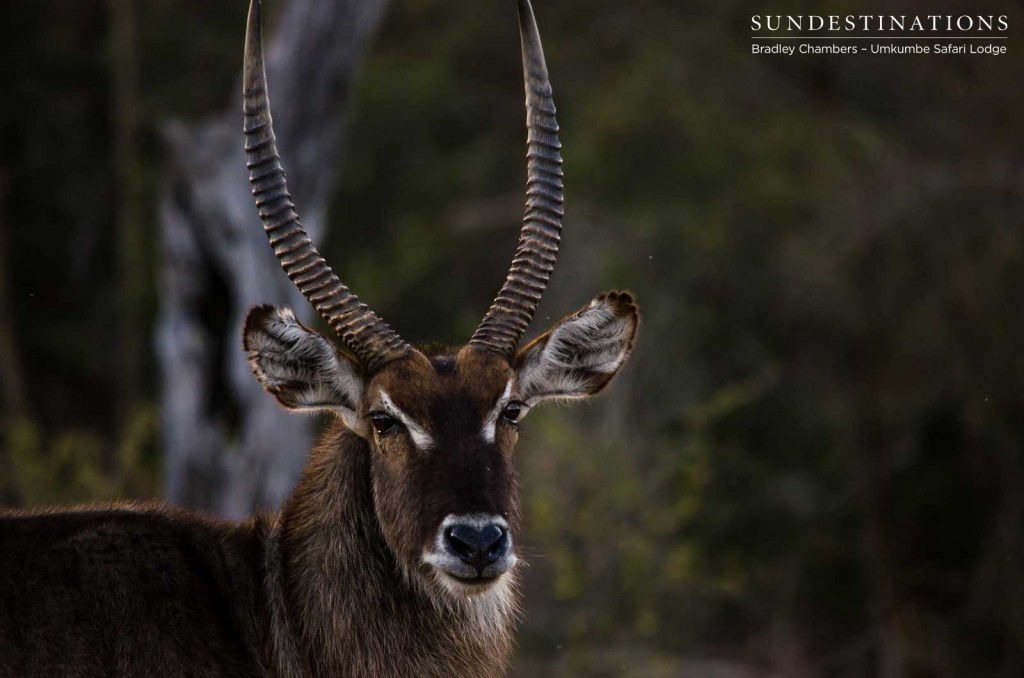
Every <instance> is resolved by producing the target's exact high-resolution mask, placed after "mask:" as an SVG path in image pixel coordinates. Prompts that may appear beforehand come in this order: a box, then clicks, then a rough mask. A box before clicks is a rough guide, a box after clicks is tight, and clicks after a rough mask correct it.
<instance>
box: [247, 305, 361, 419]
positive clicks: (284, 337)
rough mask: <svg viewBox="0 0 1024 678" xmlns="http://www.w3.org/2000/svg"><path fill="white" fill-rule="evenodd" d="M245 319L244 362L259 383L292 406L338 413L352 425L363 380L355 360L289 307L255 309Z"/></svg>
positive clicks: (297, 410) (288, 406)
mask: <svg viewBox="0 0 1024 678" xmlns="http://www.w3.org/2000/svg"><path fill="white" fill-rule="evenodd" d="M253 313H254V314H259V315H258V316H257V317H255V318H251V321H250V322H247V324H246V332H245V345H246V348H247V349H248V351H249V362H250V364H251V365H252V366H253V371H254V372H255V374H256V377H257V379H259V381H260V383H261V384H263V387H264V388H265V389H266V390H267V391H268V392H270V393H271V394H273V395H274V396H275V397H276V398H277V399H278V401H279V402H280V403H281V404H282V405H283V406H284V407H286V408H288V409H289V410H292V411H296V412H322V411H325V410H328V411H332V412H335V413H337V414H340V415H341V416H342V417H343V418H344V419H345V420H346V423H347V424H348V425H349V426H350V427H351V426H354V424H355V412H356V409H357V407H358V403H359V399H360V397H361V395H362V390H363V383H362V378H361V377H360V375H359V373H358V370H357V369H356V366H355V365H354V364H352V362H351V361H350V360H348V359H347V358H345V357H344V356H342V355H341V354H339V353H338V351H337V350H336V349H335V347H334V345H333V344H332V343H331V342H330V341H328V340H327V339H326V338H325V337H323V336H322V335H320V334H318V333H317V332H313V331H312V330H309V329H306V328H305V327H303V326H302V324H300V323H299V321H298V320H297V319H296V318H295V315H294V313H292V311H291V309H288V308H280V309H273V310H270V311H269V312H266V311H261V310H260V309H257V310H256V311H253Z"/></svg>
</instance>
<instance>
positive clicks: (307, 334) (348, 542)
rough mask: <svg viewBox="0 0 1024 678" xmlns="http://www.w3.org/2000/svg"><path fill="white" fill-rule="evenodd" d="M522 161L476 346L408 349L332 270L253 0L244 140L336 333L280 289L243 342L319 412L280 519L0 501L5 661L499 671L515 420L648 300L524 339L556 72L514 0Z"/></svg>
mask: <svg viewBox="0 0 1024 678" xmlns="http://www.w3.org/2000/svg"><path fill="white" fill-rule="evenodd" d="M518 4H519V22H520V32H521V37H522V50H523V69H524V77H525V81H526V104H527V126H528V130H529V135H528V154H527V157H528V179H527V191H526V195H527V200H526V216H525V219H524V225H523V228H522V232H521V235H520V240H519V248H518V250H517V252H516V255H515V258H514V259H513V261H512V266H511V268H510V270H509V273H508V276H507V278H506V280H505V283H504V285H503V286H502V288H501V290H500V292H499V293H498V296H497V298H496V299H495V300H494V303H493V304H492V306H491V308H490V310H488V312H487V314H486V315H485V316H484V319H483V321H482V323H481V324H480V326H479V327H478V328H477V330H476V332H475V333H474V334H473V337H472V339H471V340H470V342H469V344H468V345H466V346H464V347H462V348H459V349H453V350H450V351H436V350H435V351H421V350H417V349H415V348H413V347H411V346H410V345H409V344H407V343H406V342H405V341H403V340H402V339H401V338H400V337H399V336H398V335H397V334H396V333H395V332H394V331H392V330H391V328H390V327H388V326H387V325H386V324H384V323H383V322H382V321H381V320H380V318H378V317H377V316H376V315H375V314H374V313H373V312H372V311H370V310H369V309H368V308H367V307H366V306H365V305H363V304H361V303H360V302H359V300H358V299H357V298H356V296H355V295H354V294H352V293H351V292H350V291H349V290H348V288H347V287H345V285H343V284H342V283H341V281H340V280H339V279H338V278H337V277H336V276H335V275H334V273H332V271H331V269H330V268H328V266H327V264H326V263H325V262H324V260H323V259H322V258H321V257H320V255H319V254H318V252H317V250H316V249H315V248H314V246H313V244H312V243H311V242H310V240H309V238H308V237H307V236H306V233H305V231H304V229H303V227H302V225H301V223H300V222H299V219H298V216H297V215H296V212H295V209H294V205H293V204H292V201H291V198H290V196H289V194H288V190H287V187H286V185H285V177H284V171H283V170H282V168H281V165H280V162H279V157H278V155H277V150H276V144H275V140H274V132H273V128H272V124H271V117H270V109H269V103H268V98H267V84H266V81H265V77H266V76H265V74H264V68H263V48H262V35H261V19H260V2H259V0H253V3H252V5H251V6H250V10H249V22H248V30H247V35H246V46H245V69H244V109H245V149H246V152H247V153H248V160H249V162H248V167H249V171H250V181H251V183H252V186H253V193H254V195H255V197H256V205H257V207H258V210H259V215H260V217H261V219H262V221H263V226H264V229H265V230H266V233H267V237H268V238H269V240H270V244H271V246H272V247H273V249H274V252H275V254H276V255H277V257H278V259H279V260H280V262H281V265H282V266H283V268H284V270H285V272H286V273H287V274H288V276H289V278H290V279H291V280H292V281H293V282H294V283H295V284H296V285H297V286H298V287H299V289H300V290H301V291H302V293H303V294H304V295H305V297H306V298H307V299H308V300H309V301H310V302H311V303H312V304H313V306H314V307H315V308H316V310H317V312H318V313H319V314H320V315H321V316H322V317H323V319H324V320H325V321H326V322H327V324H328V325H329V326H330V327H331V328H332V329H333V330H334V332H335V333H336V334H337V339H339V340H340V344H335V343H334V342H332V341H330V340H328V339H327V338H326V337H324V336H322V335H320V334H318V333H317V332H314V331H312V330H310V329H308V328H306V327H305V326H303V325H302V324H300V323H299V322H298V321H297V320H296V318H295V316H294V315H293V314H292V312H291V311H290V310H288V309H285V308H271V307H260V308H256V309H254V310H253V311H251V312H250V314H249V317H248V320H247V322H246V325H245V331H244V338H243V341H244V346H245V350H246V351H248V356H249V360H250V362H251V363H252V367H253V371H254V372H255V374H256V377H257V379H259V381H260V382H261V383H262V384H263V386H264V387H265V389H266V390H267V391H268V392H269V393H271V394H272V395H273V396H274V397H276V398H277V400H278V401H279V402H280V403H281V404H282V405H283V406H284V407H285V408H287V409H290V410H296V411H300V412H330V413H333V414H334V415H336V416H335V417H333V422H334V423H333V425H332V426H330V428H329V430H328V431H327V433H326V434H325V435H324V437H323V440H322V441H321V443H320V445H319V446H318V447H317V448H316V449H315V450H314V451H313V453H312V455H311V456H310V459H309V461H308V463H307V465H306V468H305V471H304V473H303V475H302V479H301V481H300V482H299V485H298V487H297V488H296V490H295V492H294V494H293V495H292V497H291V498H290V499H289V500H288V501H287V502H286V504H285V506H284V508H283V509H282V511H281V512H280V514H279V515H277V516H274V517H265V516H257V517H255V518H253V519H251V520H249V521H247V522H243V523H241V524H232V523H227V522H221V521H217V520H213V519H210V518H206V517H202V516H198V515H195V514H192V513H188V512H184V511H178V510H174V509H169V508H160V507H150V506H131V505H129V506H115V507H113V508H107V509H102V510H101V509H95V510H94V509H82V510H75V511H70V512H52V511H45V512H36V513H8V514H5V515H3V516H0V676H4V677H6V676H19V677H21V676H61V677H69V676H146V677H147V678H156V677H158V676H161V677H162V676H232V677H236V676H254V675H256V676H281V677H299V676H347V677H353V678H375V677H384V676H387V677H389V678H391V677H421V676H438V677H440V676H445V677H448V676H460V677H478V676H479V677H483V676H498V675H501V674H502V673H503V671H504V668H505V666H506V663H507V660H508V656H509V650H510V645H511V630H512V626H513V622H514V617H515V614H516V612H515V611H516V583H515V581H516V563H517V556H516V546H515V544H516V539H517V530H518V528H519V507H518V491H517V487H516V475H515V471H514V469H513V463H512V448H513V447H514V445H515V443H516V438H517V426H518V422H519V421H520V420H521V419H522V418H523V416H525V415H526V413H527V412H528V411H529V410H530V408H532V407H533V406H534V405H536V404H537V403H539V402H541V401H543V400H547V399H570V398H583V397H587V396H589V395H591V394H593V393H596V392H597V391H600V390H601V389H602V388H603V387H604V386H605V385H606V384H607V383H608V381H609V380H610V379H611V378H612V376H613V375H614V374H615V373H616V372H617V371H618V370H619V368H621V367H622V364H623V363H624V361H625V360H626V358H627V356H628V355H629V352H630V350H631V348H632V346H633V341H634V338H635V336H636V330H637V323H638V315H637V308H636V305H635V304H634V302H633V299H632V297H631V296H630V295H629V294H628V293H624V292H609V293H606V294H602V295H599V296H597V297H596V298H595V299H593V301H591V302H590V303H589V304H587V305H586V306H585V307H583V308H582V309H580V310H579V311H577V312H575V313H573V314H572V315H569V316H568V317H566V318H565V319H563V320H562V321H560V322H558V323H557V324H555V325H554V327H552V328H551V329H550V330H548V331H547V332H546V333H545V334H542V335H541V336H540V337H538V338H537V339H535V340H534V341H532V342H530V343H529V344H527V345H526V346H525V347H523V348H521V349H520V348H518V344H519V342H520V339H521V338H522V336H523V333H524V332H525V330H526V328H527V325H528V324H529V323H530V320H531V318H532V316H533V314H534V311H535V310H536V308H537V304H538V302H539V300H540V297H541V294H542V293H543V292H544V289H545V287H546V285H547V282H548V278H549V276H550V274H551V271H552V269H553V267H554V264H555V257H556V253H557V250H558V243H559V234H560V230H561V218H562V171H561V158H560V155H559V142H558V138H557V130H558V127H557V125H556V123H555V108H554V105H553V104H552V100H551V90H550V87H549V85H548V79H547V69H546V67H545V64H544V56H543V53H542V51H541V43H540V38H539V37H538V34H537V28H536V25H535V23H534V17H533V12H532V9H531V7H530V3H529V0H518Z"/></svg>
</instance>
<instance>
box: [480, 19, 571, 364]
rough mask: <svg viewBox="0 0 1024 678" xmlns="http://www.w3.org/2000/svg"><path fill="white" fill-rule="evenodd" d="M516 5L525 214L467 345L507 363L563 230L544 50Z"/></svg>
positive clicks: (555, 137)
mask: <svg viewBox="0 0 1024 678" xmlns="http://www.w3.org/2000/svg"><path fill="white" fill-rule="evenodd" d="M518 2H519V33H520V38H521V40H522V49H523V80H524V82H525V86H526V128H527V152H526V158H527V173H526V214H525V216H524V217H523V228H522V230H521V231H520V234H519V247H518V248H517V249H516V255H515V258H513V259H512V266H511V267H510V268H509V271H508V276H507V277H506V278H505V283H504V284H503V285H502V287H501V291H500V292H498V296H497V298H495V300H494V302H493V303H492V304H491V308H490V309H489V310H488V311H487V315H485V316H484V319H483V321H482V322H481V323H480V326H479V327H478V328H477V330H476V332H474V333H473V338H472V339H471V340H470V342H469V343H470V344H471V345H473V346H476V347H478V348H481V349H483V350H487V351H491V352H493V353H498V354H501V355H504V356H506V357H507V358H509V359H511V358H512V356H513V355H514V354H515V351H516V347H517V346H518V345H519V340H520V339H522V337H523V334H524V333H525V332H526V328H527V327H528V326H529V324H530V321H531V320H532V319H533V314H534V312H535V311H536V310H537V305H538V304H539V303H540V299H541V296H542V295H543V294H544V290H545V288H546V287H547V285H548V280H549V279H550V278H551V272H552V271H553V270H554V268H555V261H556V259H557V257H558V242H559V239H560V237H561V232H562V201H563V196H562V156H561V153H560V152H559V150H560V149H561V148H562V145H561V144H560V143H559V141H558V123H557V122H556V121H555V104H554V101H553V100H552V98H551V84H550V83H549V82H548V69H547V65H546V64H545V63H544V49H543V47H542V46H541V43H540V35H539V33H538V32H537V22H536V20H535V19H534V16H533V8H532V7H531V6H530V0H518Z"/></svg>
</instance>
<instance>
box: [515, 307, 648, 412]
mask: <svg viewBox="0 0 1024 678" xmlns="http://www.w3.org/2000/svg"><path fill="white" fill-rule="evenodd" d="M620 308H621V307H617V306H614V305H613V304H612V303H609V301H608V300H607V299H605V298H604V297H598V298H597V299H594V300H593V301H592V302H590V305H589V306H587V307H585V308H583V309H582V310H580V311H579V312H577V313H576V314H574V315H572V316H570V317H568V318H566V319H565V320H563V321H562V322H561V323H559V324H558V325H556V326H555V327H554V328H552V330H551V331H550V332H548V334H547V335H544V336H542V337H540V338H539V339H538V340H537V341H535V342H534V343H533V344H531V345H530V346H528V347H527V348H526V349H525V355H523V356H522V357H521V363H520V364H521V367H520V371H519V387H520V391H521V392H522V393H523V394H524V396H523V397H524V399H525V400H526V403H527V405H533V404H534V403H536V402H538V401H540V400H543V399H547V398H583V397H587V396H589V395H592V394H593V393H595V392H597V391H598V390H600V389H601V388H602V387H603V386H604V385H605V384H606V383H607V382H608V380H609V379H610V378H611V377H612V375H614V374H615V373H616V372H617V371H618V370H619V368H620V367H622V365H623V363H624V362H625V361H626V358H627V357H628V356H629V351H630V349H631V347H632V343H633V336H634V334H635V332H636V325H637V317H636V314H635V310H632V311H631V312H629V313H623V312H622V311H621V310H620ZM630 308H631V309H632V307H630Z"/></svg>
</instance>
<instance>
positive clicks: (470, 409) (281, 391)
mask: <svg viewBox="0 0 1024 678" xmlns="http://www.w3.org/2000/svg"><path fill="white" fill-rule="evenodd" d="M518 3H519V24H520V32H521V38H522V50H523V69H524V77H525V81H526V106H527V127H528V132H529V133H528V152H527V158H528V179H527V191H526V196H527V198H526V215H525V218H524V223H523V227H522V231H521V235H520V239H519V247H518V250H517V251H516V254H515V258H514V259H513V261H512V265H511V268H510V270H509V273H508V276H507V278H506V280H505V282H504V284H503V286H502V288H501V290H500V292H499V293H498V296H497V298H496V299H495V300H494V303H493V304H492V305H491V308H490V310H488V311H487V314H486V315H485V316H484V319H483V321H482V322H481V324H480V326H479V327H478V328H477V330H476V332H475V333H474V334H473V337H472V339H471V340H470V341H469V343H468V344H467V345H465V346H464V347H462V348H459V349H455V350H452V351H450V352H440V353H438V352H436V351H435V352H425V351H421V350H418V349H416V348H413V347H412V346H410V345H409V344H407V343H406V342H405V341H403V340H402V339H401V338H400V337H399V336H398V334H396V333H395V332H394V331H393V330H392V329H391V328H390V327H389V326H388V325H387V324H385V323H384V322H383V321H382V320H381V319H380V318H379V317H378V316H377V315H376V314H374V313H373V312H372V311H371V310H370V309H368V308H367V307H366V306H365V305H364V304H362V303H360V301H359V299H358V298H357V297H356V296H355V295H354V294H353V293H352V292H351V291H350V290H349V289H348V288H347V287H346V286H345V285H344V284H343V283H342V282H341V281H340V280H339V279H338V278H337V276H335V274H334V273H333V272H332V271H331V269H330V268H329V267H328V266H327V264H326V262H325V261H324V260H323V258H322V257H321V256H320V254H319V253H318V252H317V250H316V248H315V247H314V245H313V243H312V242H310V239H309V238H308V237H307V235H306V232H305V230H304V229H303V227H302V224H301V223H300V221H299V218H298V215H297V214H296V212H295V206H294V204H293V203H292V200H291V196H290V195H289V193H288V189H287V186H286V183H285V175H284V170H283V169H282V167H281V164H280V158H279V156H278V154H277V149H276V142H275V137H274V131H273V127H272V122H271V115H270V109H269V101H268V96H267V83H266V75H265V72H264V64H263V48H262V36H261V21H260V2H259V0H254V1H253V3H252V5H251V7H250V13H249V24H248V33H247V36H246V51H245V72H244V90H245V91H244V94H245V138H246V144H245V148H246V151H247V153H248V160H249V162H248V167H249V171H250V175H249V176H250V182H251V183H252V187H253V193H254V195H255V197H256V205H257V207H258V209H259V214H260V217H261V218H262V220H263V226H264V229H265V230H266V233H267V237H268V238H269V240H270V244H271V246H272V247H273V249H274V252H275V254H276V255H277V258H278V259H279V260H280V262H281V265H282V266H283V268H284V270H285V272H286V273H287V274H288V277H289V278H290V279H291V280H292V281H293V282H294V283H295V284H296V285H297V286H298V288H299V289H300V290H301V291H302V293H303V295H304V296H305V297H306V298H307V299H308V300H309V302H310V303H311V304H312V305H313V306H314V307H315V308H316V310H317V312H318V313H319V314H320V316H321V317H322V318H323V319H324V320H325V321H326V323H327V324H328V325H329V326H330V327H331V328H332V329H333V330H334V332H335V333H336V335H337V337H336V339H337V340H338V343H335V342H334V341H331V340H329V339H328V338H326V337H324V336H323V335H321V334H319V333H317V332H315V331H313V330H311V329H309V328H307V327H305V326H303V325H302V324H301V323H299V322H298V321H297V320H296V318H295V316H294V315H293V313H292V312H291V311H290V310H289V309H286V308H271V307H266V306H265V307H259V308H256V309H254V310H253V311H251V312H250V314H249V317H248V320H247V322H246V326H245V336H244V342H245V348H246V350H247V351H248V353H249V360H250V362H251V363H252V366H253V369H254V371H255V373H256V376H257V378H258V379H259V380H260V382H261V383H262V384H263V386H264V388H265V389H266V390H267V391H268V392H270V393H271V394H272V395H273V396H274V397H276V398H277V400H278V401H279V402H280V403H281V404H282V405H283V406H284V407H286V408H288V409H289V410H295V411H300V412H332V413H334V414H335V415H337V416H338V417H340V418H341V420H342V421H343V422H344V424H345V425H346V426H347V427H348V428H350V429H351V430H352V431H354V432H355V433H356V434H358V435H359V436H361V437H362V438H363V439H365V441H366V443H367V445H368V446H369V449H370V452H371V456H372V465H371V469H372V470H371V483H372V492H373V503H374V507H375V511H376V516H377V520H378V522H379V525H380V528H381V531H382V533H383V535H384V537H385V540H386V542H387V546H388V548H389V549H390V550H391V551H392V553H393V555H394V557H395V560H396V561H397V562H398V563H399V565H400V566H401V568H402V569H403V570H404V572H405V573H406V575H407V576H409V577H412V578H414V579H415V580H416V581H418V582H419V583H421V584H424V585H425V586H426V587H427V588H428V590H430V591H433V592H435V593H436V594H437V595H440V596H445V595H449V594H451V595H455V596H459V597H465V596H466V595H474V594H478V593H482V592H485V591H488V590H494V589H495V587H496V586H497V585H499V584H500V583H502V582H504V584H505V585H507V583H508V580H509V579H510V576H509V573H510V572H511V571H512V570H513V569H514V566H515V564H516V549H515V543H516V530H517V527H518V519H517V516H518V496H517V495H518V492H517V487H516V476H515V471H514V468H513V463H512V450H513V448H514V446H515V443H516V440H517V437H518V427H519V423H520V422H521V421H522V419H523V418H524V417H525V416H526V414H527V413H528V412H529V411H530V409H531V408H532V407H533V406H535V405H536V404H538V403H539V402H541V401H544V400H550V399H575V398H585V397H588V396H590V395H592V394H594V393H597V392H598V391H600V390H601V389H602V388H604V386H605V385H607V384H608V382H609V380H610V379H611V378H612V377H613V376H614V375H615V373H616V372H617V371H618V370H619V369H620V368H621V367H622V365H623V363H624V362H625V360H626V358H627V356H628V355H629V353H630V350H631V349H632V347H633V341H634V338H635V336H636V330H637V324H638V319H639V318H638V313H637V307H636V305H635V303H634V301H633V298H632V297H631V296H630V294H628V293H625V292H609V293H605V294H601V295H599V296H597V297H595V298H594V299H593V300H592V301H591V302H590V303H589V304H587V305H586V306H584V307H583V308H581V309H580V310H578V311H576V312H575V313H573V314H571V315H569V316H567V317H566V318H564V319H563V320H561V321H560V322H558V323H556V324H555V325H554V326H553V327H552V328H551V329H549V330H548V331H547V332H546V333H544V334H542V335H541V336H540V337H538V338H537V339H535V340H534V341H532V342H530V343H529V344H527V345H526V346H525V347H522V348H520V347H519V343H520V340H521V339H522V336H523V334H524V332H525V331H526V329H527V326H528V325H529V323H530V320H531V319H532V317H533V315H534V312H535V310H536V308H537V305H538V303H539V302H540V298H541V295H542V294H543V292H544V289H545V287H546V286H547V282H548V279H549V277H550V275H551V272H552V270H553V268H554V265H555V259H556V255H557V252H558V243H559V237H560V232H561V220H562V169H561V166H562V160H561V156H560V154H559V148H560V144H559V141H558V136H557V132H558V125H557V124H556V122H555V107H554V104H553V103H552V99H551V88H550V86H549V84H548V76H547V68H546V66H545V63H544V55H543V52H542V49H541V43H540V38H539V36H538V33H537V27H536V24H535V22H534V17H533V11H532V9H531V7H530V3H529V1H528V0H518Z"/></svg>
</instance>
